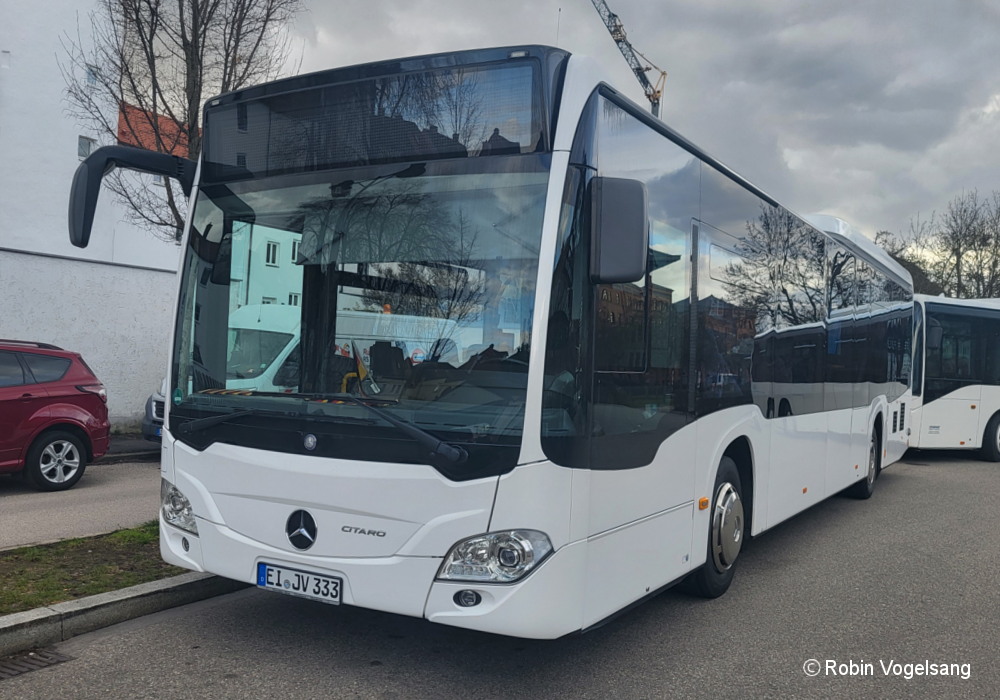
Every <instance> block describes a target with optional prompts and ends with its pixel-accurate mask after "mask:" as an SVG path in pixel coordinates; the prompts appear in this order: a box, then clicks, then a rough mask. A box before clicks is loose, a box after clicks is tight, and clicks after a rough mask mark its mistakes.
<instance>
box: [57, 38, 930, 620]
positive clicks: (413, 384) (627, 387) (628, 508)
mask: <svg viewBox="0 0 1000 700" xmlns="http://www.w3.org/2000/svg"><path fill="white" fill-rule="evenodd" d="M115 166H117V167H126V168H132V169H136V170H143V171H146V172H155V173H159V174H163V175H167V176H170V177H174V178H176V179H177V180H179V181H180V183H181V185H182V186H183V187H184V188H185V189H186V190H187V191H189V193H190V214H189V221H188V224H187V230H186V231H185V233H184V251H185V253H184V258H183V262H182V264H181V270H180V274H179V287H178V295H177V316H176V324H175V327H174V333H173V340H172V350H171V369H170V381H169V387H168V394H167V408H168V410H167V415H166V425H165V427H164V432H163V462H162V477H163V486H162V493H163V499H162V508H161V521H160V522H161V530H160V531H161V551H162V553H163V557H164V559H166V560H167V561H168V562H171V563H173V564H176V565H178V566H182V567H186V568H188V569H192V570H194V571H209V572H212V573H215V574H218V575H221V576H226V577H229V578H232V579H237V580H241V581H246V582H250V583H254V584H256V585H258V586H260V587H262V588H265V589H269V590H275V591H280V592H285V593H291V594H295V595H301V596H307V597H310V598H315V599H318V600H322V601H325V602H329V603H344V604H350V605H357V606H362V607H366V608H373V609H377V610H383V611H389V612H394V613H400V614H404V615H412V616H416V617H424V618H426V619H428V620H430V621H433V622H437V623H443V624H448V625H454V626H458V627H465V628H469V629H476V630H483V631H488V632H495V633H501V634H508V635H516V636H522V637H533V638H554V637H559V636H561V635H564V634H567V633H572V632H576V631H579V630H586V629H589V628H592V627H594V626H596V625H599V624H601V623H602V622H603V621H606V620H608V619H609V618H610V617H612V616H614V615H615V614H617V613H618V612H620V611H622V610H624V609H625V608H627V607H629V606H630V605H632V604H634V603H637V602H639V601H641V600H643V599H645V598H647V597H649V596H652V595H655V594H656V593H657V592H659V591H661V590H663V589H664V588H666V587H668V586H671V585H673V584H675V583H678V582H684V584H685V586H686V587H687V588H688V589H689V590H690V591H692V592H694V593H697V594H700V595H704V596H708V597H716V596H719V595H722V594H723V593H724V592H725V591H726V589H727V588H728V587H729V585H730V582H731V581H732V578H733V575H734V572H735V565H736V563H737V557H738V555H739V553H740V549H741V546H742V543H743V539H744V538H745V537H746V536H750V535H756V534H758V533H761V532H763V531H764V530H766V529H768V528H770V527H772V526H774V525H775V524H777V523H779V522H781V521H783V520H785V519H787V518H789V517H791V516H792V515H794V514H796V513H798V512H800V511H802V510H804V509H806V508H808V507H809V506H811V505H813V504H815V503H817V502H818V501H820V500H822V499H824V498H826V497H827V496H830V495H832V494H835V493H838V492H841V491H844V490H845V489H847V490H849V491H850V492H851V493H852V494H854V495H856V496H858V497H861V498H867V497H868V496H870V495H871V493H872V490H873V489H874V486H875V478H876V477H877V475H878V472H879V469H880V468H881V467H883V466H885V465H887V464H889V463H890V462H891V461H893V460H895V459H896V458H897V457H898V456H899V454H900V453H901V452H902V450H903V449H905V439H904V438H903V437H902V434H901V433H899V432H898V431H897V430H894V429H892V428H893V423H894V421H893V420H892V418H891V417H892V416H894V415H896V414H897V412H898V411H899V406H900V403H901V402H904V401H905V395H906V392H907V389H906V387H907V384H908V377H907V376H906V371H907V370H908V367H909V357H908V353H909V348H908V341H906V343H904V345H905V347H902V346H901V347H900V348H899V349H898V351H895V350H894V351H893V353H889V352H888V351H887V348H889V347H890V344H887V342H886V339H887V338H889V337H890V336H892V337H896V336H898V338H896V339H897V340H900V342H902V340H901V339H903V338H904V336H905V337H906V338H908V337H909V335H908V328H907V329H906V330H905V332H903V330H901V328H896V327H895V326H894V327H893V330H892V331H891V332H890V331H889V325H890V321H889V317H890V316H891V317H892V318H893V319H895V318H897V316H898V319H899V323H897V324H896V325H901V326H905V325H906V324H908V322H909V317H908V316H906V315H905V314H903V313H900V314H897V312H896V310H895V309H896V306H894V305H898V304H903V305H904V306H905V304H906V303H907V302H908V301H909V300H910V286H911V285H910V278H909V276H908V275H907V274H906V272H905V271H903V270H902V269H899V268H898V266H895V265H894V264H891V261H890V263H887V262H886V260H885V258H884V257H883V256H880V255H878V254H877V249H873V248H872V247H871V246H869V245H864V244H859V243H858V241H857V240H855V239H854V238H852V237H851V236H849V235H846V234H845V233H844V231H843V230H841V229H840V228H838V227H840V226H841V224H840V223H839V222H836V221H833V220H831V221H833V223H832V224H830V225H825V224H824V225H823V227H824V228H829V229H830V232H828V233H827V232H823V231H821V230H820V229H818V228H815V227H813V226H811V225H810V224H808V223H806V222H805V221H803V220H802V219H800V218H798V217H797V216H795V215H794V214H792V213H790V212H789V211H788V210H787V209H785V208H783V207H781V206H780V205H779V204H778V203H777V202H775V201H774V200H773V199H771V198H770V197H769V196H768V195H766V194H764V193H763V192H762V191H760V190H759V189H757V188H755V187H754V186H753V185H751V184H749V183H748V182H746V181H745V180H743V179H742V178H740V177H739V176H737V175H735V174H734V173H733V172H732V171H730V170H728V169H727V168H725V167H724V166H723V165H721V164H720V163H719V162H718V161H716V160H714V159H713V158H711V157H710V156H708V155H706V154H705V153H703V152H702V151H700V150H699V149H698V148H696V147H695V146H693V145H692V144H691V143H689V142H688V141H686V140H685V139H684V138H683V137H681V136H680V135H678V134H677V133H676V132H674V131H672V130H670V129H669V128H668V127H667V126H665V125H664V124H662V123H661V122H659V121H658V120H656V119H653V118H652V117H650V115H648V114H647V113H646V112H645V111H643V110H642V109H640V108H639V107H638V106H637V105H635V104H634V103H632V102H630V101H629V100H628V99H626V98H625V97H623V96H622V95H621V94H620V93H618V92H617V91H616V90H615V89H614V88H612V87H610V85H609V84H608V83H607V81H606V80H605V79H604V77H603V74H602V72H601V71H600V69H599V68H598V67H597V66H595V65H594V64H593V63H591V62H589V61H588V60H587V59H584V58H580V57H571V56H570V55H569V54H567V53H566V52H564V51H562V50H559V49H553V48H547V47H540V46H524V47H514V48H503V49H489V50H476V51H467V52H460V53H451V54H444V55H436V56H426V57H418V58H409V59H403V60H395V61H388V62H382V63H374V64H368V65H363V66H354V67H350V68H343V69H336V70H330V71H325V72H321V73H316V74H312V75H307V76H301V77H295V78H289V79H286V80H281V81H278V82H274V83H270V84H266V85H260V86H257V87H253V88H248V89H246V90H242V91H240V92H238V93H232V94H228V95H223V96H221V97H218V98H215V99H213V100H210V101H209V102H208V104H207V105H206V107H205V112H204V141H203V150H202V154H201V159H200V162H199V164H198V166H197V168H198V169H197V171H195V169H194V168H195V165H194V164H193V163H190V162H188V161H183V160H181V159H178V158H175V157H173V156H166V155H159V154H152V153H148V152H137V151H134V150H131V149H126V148H119V147H108V148H103V149H99V150H98V151H96V152H95V154H93V155H92V156H91V157H90V158H88V159H87V160H86V161H85V162H84V163H83V164H82V165H81V167H80V170H79V171H78V174H77V176H76V179H75V180H74V190H73V197H72V199H71V204H70V234H71V239H72V240H73V242H74V243H75V244H76V245H79V246H84V245H86V244H87V241H88V240H89V235H90V222H91V220H92V215H93V208H94V206H95V202H96V198H97V191H98V190H99V183H100V178H101V177H102V176H103V174H104V173H105V172H106V171H107V170H108V169H109V168H110V167H115ZM251 241H256V243H255V244H254V245H255V246H256V247H254V245H251V243H250V242H251ZM289 246H290V247H291V248H292V250H291V254H290V255H286V253H288V252H289V251H288V250H287V248H288V247H289ZM261 258H263V261H261ZM244 259H246V260H247V262H246V263H244V262H242V261H243V260H244ZM233 261H240V262H239V265H238V266H237V265H236V263H234V262H233ZM692 261H693V262H692ZM286 265H295V266H296V268H297V269H298V271H299V273H296V274H286V272H282V270H283V269H284V266H286ZM247 276H249V278H250V279H249V280H247V279H245V277H247ZM297 280H300V281H297ZM236 284H239V285H242V286H240V287H239V289H238V290H237V291H235V292H234V291H233V289H231V287H232V286H233V285H236ZM289 284H300V285H301V287H300V288H295V289H290V288H289V286H288V285H289ZM255 285H260V286H255ZM251 287H252V288H253V289H256V290H257V291H253V289H251ZM265 289H276V290H279V292H275V293H274V294H273V295H270V296H271V297H272V298H276V299H278V298H284V295H288V298H289V299H290V300H295V301H296V302H298V303H300V304H301V308H300V317H299V324H298V328H299V337H300V339H301V342H300V349H299V353H298V368H297V372H296V373H295V386H291V387H287V386H284V385H283V390H282V391H280V392H279V391H273V392H270V391H255V390H248V389H246V388H237V385H236V384H235V383H234V381H235V380H233V379H231V378H230V377H229V375H228V374H227V349H228V348H227V344H228V333H229V330H230V324H229V321H228V319H229V317H230V316H231V315H233V314H235V313H237V308H236V306H235V305H236V303H237V301H238V300H240V299H241V298H242V299H248V298H249V299H251V300H255V299H256V298H257V297H258V296H266V295H268V294H269V293H265V292H262V291H260V290H265ZM359 314H361V315H363V314H369V315H371V317H372V318H373V319H385V318H386V314H401V315H403V316H406V317H410V318H412V317H424V318H426V319H428V327H433V326H434V324H435V323H440V322H441V320H446V321H447V325H448V328H449V333H450V337H448V338H439V339H435V341H434V343H433V345H434V348H421V353H419V354H414V353H413V351H412V349H410V348H407V351H406V352H404V350H403V349H402V348H401V347H400V346H399V344H398V341H399V340H400V338H399V337H397V331H395V330H393V329H394V328H395V327H396V326H394V325H393V324H392V323H373V324H371V325H370V327H371V328H379V329H382V330H381V331H379V333H382V334H383V335H382V337H381V338H378V339H372V338H369V339H368V340H367V341H366V342H367V343H369V345H370V351H369V353H368V355H367V357H362V356H361V355H362V354H363V353H361V352H360V351H359V350H357V345H356V344H355V343H353V342H352V341H353V339H351V338H347V337H345V335H349V333H346V329H348V328H349V325H345V324H342V323H340V320H341V319H343V318H346V317H348V316H352V315H353V316H355V317H357V315H359ZM894 314H896V315H894ZM904 316H905V318H904ZM892 323H895V321H893V322H892ZM373 332H374V331H373ZM893 334H895V335H893ZM786 341H787V342H786ZM345 343H346V344H348V345H350V349H349V351H348V353H347V355H348V356H345V353H344V352H343V349H344V345H345ZM904 356H905V359H904ZM351 374H353V375H354V376H353V378H349V377H348V375H351ZM189 378H190V379H189ZM283 381H286V380H283ZM786 403H787V407H785V404H786Z"/></svg>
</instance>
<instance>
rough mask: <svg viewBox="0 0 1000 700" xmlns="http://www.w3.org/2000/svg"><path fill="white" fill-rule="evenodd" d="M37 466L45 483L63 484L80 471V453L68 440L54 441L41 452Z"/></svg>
mask: <svg viewBox="0 0 1000 700" xmlns="http://www.w3.org/2000/svg"><path fill="white" fill-rule="evenodd" d="M39 466H40V468H41V472H42V476H43V477H45V480H46V481H49V482H51V483H53V484H61V483H64V482H66V481H68V480H70V479H72V478H73V475H74V474H76V472H77V471H78V470H79V469H80V451H79V450H77V449H76V445H74V444H73V443H72V442H69V441H68V440H55V441H54V442H51V443H49V444H48V445H46V446H45V449H44V450H42V456H41V459H40V460H39Z"/></svg>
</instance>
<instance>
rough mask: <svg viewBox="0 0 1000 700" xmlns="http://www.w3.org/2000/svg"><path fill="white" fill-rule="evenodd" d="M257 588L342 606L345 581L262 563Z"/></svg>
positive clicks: (334, 577)
mask: <svg viewBox="0 0 1000 700" xmlns="http://www.w3.org/2000/svg"><path fill="white" fill-rule="evenodd" d="M257 587H258V588H266V589H267V590H270V591H278V592H279V593H287V594H289V595H297V596H302V597H303V598H312V599H313V600H321V601H323V602H324V603H333V604H334V605H340V596H341V593H342V592H343V588H344V581H343V579H341V578H338V577H336V576H326V575H324V574H317V573H314V572H312V571H302V570H301V569H292V568H289V567H287V566H281V565H280V564H265V563H263V562H261V563H258V564H257Z"/></svg>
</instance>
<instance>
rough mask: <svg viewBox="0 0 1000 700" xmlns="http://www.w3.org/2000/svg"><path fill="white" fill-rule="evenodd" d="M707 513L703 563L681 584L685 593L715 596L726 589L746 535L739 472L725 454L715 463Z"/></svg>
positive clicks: (731, 578)
mask: <svg viewBox="0 0 1000 700" xmlns="http://www.w3.org/2000/svg"><path fill="white" fill-rule="evenodd" d="M711 517H712V521H711V522H710V523H709V527H708V553H707V554H708V556H707V558H706V560H705V565H704V566H702V567H701V568H700V569H698V570H697V571H695V572H693V573H692V574H691V575H690V576H688V578H687V579H685V581H684V584H683V588H684V590H686V591H687V592H688V593H690V594H692V595H697V596H700V597H702V598H718V597H719V596H721V595H722V594H723V593H725V592H726V591H727V590H729V585H730V584H731V583H732V582H733V575H734V574H735V573H736V560H737V558H738V557H739V554H740V551H741V550H742V548H743V540H744V537H745V535H746V533H745V532H744V527H745V525H746V518H745V517H744V513H743V487H742V484H741V483H740V473H739V471H738V470H737V469H736V463H735V462H734V461H733V460H732V459H730V458H729V457H723V458H722V461H721V462H720V463H719V472H718V475H717V476H716V477H715V489H714V496H713V500H712V510H711Z"/></svg>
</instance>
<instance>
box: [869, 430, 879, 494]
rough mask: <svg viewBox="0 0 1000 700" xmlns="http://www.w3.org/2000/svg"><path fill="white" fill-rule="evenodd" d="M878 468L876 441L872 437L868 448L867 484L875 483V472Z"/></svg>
mask: <svg viewBox="0 0 1000 700" xmlns="http://www.w3.org/2000/svg"><path fill="white" fill-rule="evenodd" d="M877 466H878V441H877V440H876V439H875V436H874V435H872V441H871V444H870V445H869V446H868V484H869V485H871V484H874V483H875V470H876V467H877Z"/></svg>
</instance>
